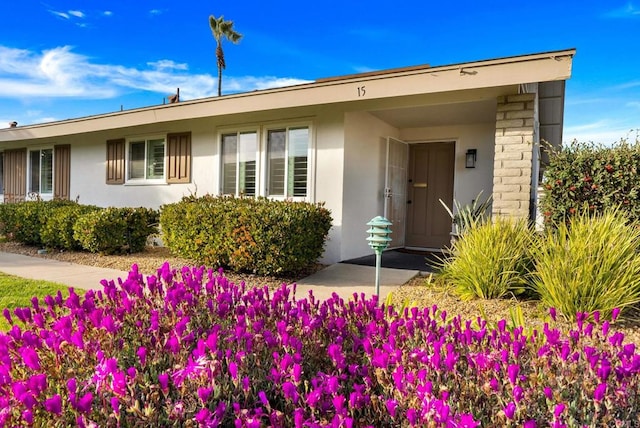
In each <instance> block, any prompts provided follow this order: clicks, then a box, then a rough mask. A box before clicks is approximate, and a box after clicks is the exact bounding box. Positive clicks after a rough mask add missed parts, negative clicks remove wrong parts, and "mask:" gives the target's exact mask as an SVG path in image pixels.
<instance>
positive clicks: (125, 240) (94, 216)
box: [73, 207, 158, 254]
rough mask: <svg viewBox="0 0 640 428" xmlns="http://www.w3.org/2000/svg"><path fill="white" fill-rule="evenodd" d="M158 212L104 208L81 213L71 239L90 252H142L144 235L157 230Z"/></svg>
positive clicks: (145, 209) (146, 235)
mask: <svg viewBox="0 0 640 428" xmlns="http://www.w3.org/2000/svg"><path fill="white" fill-rule="evenodd" d="M157 224H158V212H157V211H155V210H152V209H149V208H143V207H140V208H114V207H110V208H105V209H102V210H99V211H92V212H89V213H86V214H83V215H81V216H80V217H78V219H77V220H76V222H75V224H74V226H73V238H74V239H75V240H77V241H78V242H79V243H80V244H81V245H82V248H84V249H85V250H87V251H90V252H92V253H103V254H117V253H137V252H140V251H143V250H144V248H145V246H146V243H147V238H148V237H149V236H150V235H152V234H154V233H157Z"/></svg>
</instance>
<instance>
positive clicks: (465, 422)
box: [458, 414, 480, 428]
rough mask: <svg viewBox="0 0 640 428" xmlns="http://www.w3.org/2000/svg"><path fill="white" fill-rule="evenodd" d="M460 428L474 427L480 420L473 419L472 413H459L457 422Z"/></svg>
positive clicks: (477, 425) (478, 424)
mask: <svg viewBox="0 0 640 428" xmlns="http://www.w3.org/2000/svg"><path fill="white" fill-rule="evenodd" d="M458 426H459V427H460V428H476V427H479V426H480V422H477V421H476V420H475V419H473V415H469V414H463V415H460V422H459V423H458Z"/></svg>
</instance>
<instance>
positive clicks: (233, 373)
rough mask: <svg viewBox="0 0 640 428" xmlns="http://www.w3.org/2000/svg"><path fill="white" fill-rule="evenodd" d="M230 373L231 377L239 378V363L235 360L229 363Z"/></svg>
mask: <svg viewBox="0 0 640 428" xmlns="http://www.w3.org/2000/svg"><path fill="white" fill-rule="evenodd" d="M229 374H230V375H231V379H233V380H237V379H238V365H237V364H236V363H235V362H234V361H231V362H230V363H229Z"/></svg>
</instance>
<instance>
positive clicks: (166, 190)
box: [51, 108, 344, 263]
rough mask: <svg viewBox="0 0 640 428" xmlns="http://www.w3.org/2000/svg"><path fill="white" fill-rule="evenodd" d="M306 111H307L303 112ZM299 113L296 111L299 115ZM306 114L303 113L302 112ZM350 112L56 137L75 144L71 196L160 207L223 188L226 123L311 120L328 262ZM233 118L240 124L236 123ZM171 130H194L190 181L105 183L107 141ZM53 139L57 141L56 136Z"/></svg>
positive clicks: (314, 195)
mask: <svg viewBox="0 0 640 428" xmlns="http://www.w3.org/2000/svg"><path fill="white" fill-rule="evenodd" d="M303 114H304V116H303ZM294 115H295V116H294ZM298 115H299V116H300V117H302V119H301V118H300V117H297V116H298ZM343 118H344V113H343V111H341V110H339V109H329V108H324V109H323V108H318V109H315V110H314V111H310V110H305V111H301V110H298V111H296V112H295V113H292V112H281V113H280V114H279V115H278V116H277V117H276V118H275V119H274V115H270V116H268V117H267V116H259V115H258V116H256V115H243V116H242V117H240V116H238V117H234V118H233V119H232V120H229V119H228V118H227V119H218V120H215V121H214V120H211V119H199V120H190V121H183V122H178V123H172V124H160V125H157V126H146V127H141V128H136V129H129V130H118V131H116V132H113V131H110V132H101V133H94V134H90V135H84V136H82V137H77V136H70V137H64V138H58V139H56V141H55V143H56V144H71V146H72V148H71V177H72V179H71V188H70V195H71V199H75V198H78V200H79V202H80V203H82V204H93V205H98V206H146V207H150V208H159V207H160V206H162V205H163V204H167V203H173V202H176V201H178V200H180V198H182V197H183V196H186V195H190V194H197V195H204V194H207V193H209V194H218V193H219V189H220V154H219V150H220V147H219V142H218V139H219V136H218V133H219V131H220V129H232V128H234V126H235V127H244V126H247V124H249V126H250V127H253V126H255V127H257V128H259V129H260V128H261V127H263V126H268V125H272V124H273V123H284V124H286V123H290V122H299V121H302V122H305V123H310V124H311V128H312V140H313V141H312V144H313V146H314V147H315V151H313V152H312V156H311V158H310V159H309V162H310V163H309V166H310V168H311V169H312V173H313V176H312V178H311V191H310V195H309V200H310V201H313V202H323V203H324V204H325V207H326V208H328V209H329V210H330V211H331V216H332V218H333V227H332V229H331V230H330V232H329V237H328V240H327V243H326V246H325V254H324V256H323V258H322V259H321V260H320V261H321V262H322V263H334V262H337V261H340V260H341V256H340V245H341V242H342V230H343V227H342V221H343V211H342V202H343V170H344V166H343V165H344V159H343V156H342V151H343V145H344V129H343ZM230 123H233V124H235V125H230ZM171 132H191V156H192V169H191V171H192V180H191V183H187V184H170V185H169V184H153V185H131V184H124V185H107V184H106V183H105V174H106V170H105V157H106V146H105V142H106V141H107V140H109V139H116V138H123V137H124V138H127V137H131V136H147V135H153V134H158V135H165V134H167V133H171ZM51 144H53V142H51ZM263 149H264V148H263Z"/></svg>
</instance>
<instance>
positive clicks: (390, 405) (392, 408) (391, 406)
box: [385, 399, 398, 418]
mask: <svg viewBox="0 0 640 428" xmlns="http://www.w3.org/2000/svg"><path fill="white" fill-rule="evenodd" d="M385 405H386V407H387V412H389V416H391V417H392V418H395V417H396V410H397V409H398V402H397V401H396V400H393V399H391V400H387V401H386V402H385Z"/></svg>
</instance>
